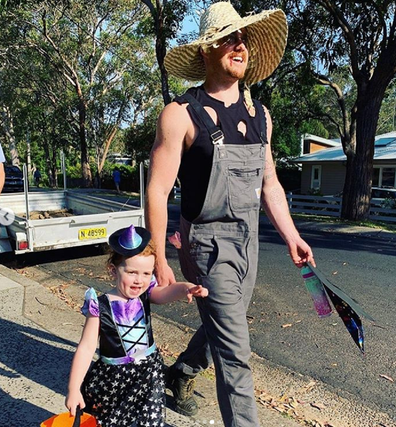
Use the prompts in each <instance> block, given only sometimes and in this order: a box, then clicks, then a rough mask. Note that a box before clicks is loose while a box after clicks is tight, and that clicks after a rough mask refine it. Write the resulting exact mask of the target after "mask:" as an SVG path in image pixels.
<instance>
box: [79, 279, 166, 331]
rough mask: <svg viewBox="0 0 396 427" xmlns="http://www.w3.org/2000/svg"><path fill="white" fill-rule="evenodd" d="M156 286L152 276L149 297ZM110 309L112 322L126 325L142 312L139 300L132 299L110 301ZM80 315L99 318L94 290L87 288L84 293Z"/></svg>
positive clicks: (148, 290)
mask: <svg viewBox="0 0 396 427" xmlns="http://www.w3.org/2000/svg"><path fill="white" fill-rule="evenodd" d="M157 285H158V283H157V280H156V278H155V277H154V276H153V277H152V279H151V282H150V285H149V287H148V289H147V291H146V292H148V294H149V295H150V293H151V291H152V289H153V288H155V287H156V286H157ZM111 308H112V310H113V313H114V318H115V319H114V320H115V321H116V322H117V323H122V324H128V323H130V322H131V321H133V319H134V318H135V317H136V316H137V315H138V314H139V313H140V311H141V310H143V307H142V303H141V301H140V299H139V298H133V299H130V300H128V301H120V300H115V301H111ZM81 313H82V314H83V315H84V316H87V315H88V313H89V314H90V315H91V316H94V317H99V303H98V296H97V294H96V291H95V289H94V288H89V289H88V290H87V291H86V292H85V299H84V305H83V306H82V308H81Z"/></svg>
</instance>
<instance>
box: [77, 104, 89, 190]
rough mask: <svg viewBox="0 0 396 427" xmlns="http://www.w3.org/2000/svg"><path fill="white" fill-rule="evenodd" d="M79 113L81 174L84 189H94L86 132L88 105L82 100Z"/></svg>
mask: <svg viewBox="0 0 396 427" xmlns="http://www.w3.org/2000/svg"><path fill="white" fill-rule="evenodd" d="M78 113H79V137H80V148H81V172H82V177H83V187H85V188H88V187H92V174H91V168H90V166H89V155H88V146H87V135H86V131H85V124H86V123H85V121H86V105H85V103H84V100H83V99H81V98H80V102H79V105H78Z"/></svg>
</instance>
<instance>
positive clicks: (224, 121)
mask: <svg viewBox="0 0 396 427" xmlns="http://www.w3.org/2000/svg"><path fill="white" fill-rule="evenodd" d="M187 92H188V93H190V94H191V95H192V96H193V97H194V98H195V99H196V100H197V101H199V103H200V104H201V105H202V106H204V107H206V106H207V107H211V108H213V109H214V110H215V111H216V113H217V117H218V122H219V124H218V125H219V127H220V129H221V130H222V131H223V133H224V144H243V145H247V144H258V143H260V130H261V128H260V119H259V115H258V114H256V115H255V117H252V116H250V114H249V113H248V111H247V109H246V107H245V104H244V101H243V93H242V92H240V95H239V100H238V101H237V102H236V103H235V104H231V105H230V106H229V107H225V106H224V103H223V102H222V101H219V100H217V99H214V98H212V97H211V96H210V95H208V94H207V93H206V92H205V90H204V88H203V86H199V87H196V88H191V89H189V90H188V91H187ZM175 101H176V102H178V103H179V104H184V103H186V102H188V101H187V100H186V99H184V98H183V95H182V96H179V97H177V98H176V99H175ZM187 111H188V112H189V114H190V117H191V119H192V121H193V122H194V124H195V125H196V126H197V127H198V135H197V137H196V139H195V140H194V142H193V144H192V145H191V147H190V149H189V150H188V151H186V152H184V154H183V157H182V159H181V164H180V168H179V173H178V177H179V179H180V183H181V187H182V198H181V214H182V216H183V218H185V219H186V220H187V221H190V222H193V220H194V219H195V218H196V217H197V216H198V215H199V213H200V212H201V210H202V207H203V204H204V201H205V196H206V190H207V187H208V184H209V178H210V171H211V169H212V158H213V148H214V147H213V143H212V141H211V139H210V136H209V132H208V130H207V128H206V126H205V124H204V123H203V121H202V119H201V118H200V117H199V115H198V114H197V113H196V111H195V110H194V109H193V108H192V107H191V105H188V106H187ZM241 121H242V122H244V123H245V125H246V135H245V136H244V135H243V134H242V132H240V131H239V130H238V124H239V123H240V122H241ZM263 132H264V135H266V134H267V132H266V129H263Z"/></svg>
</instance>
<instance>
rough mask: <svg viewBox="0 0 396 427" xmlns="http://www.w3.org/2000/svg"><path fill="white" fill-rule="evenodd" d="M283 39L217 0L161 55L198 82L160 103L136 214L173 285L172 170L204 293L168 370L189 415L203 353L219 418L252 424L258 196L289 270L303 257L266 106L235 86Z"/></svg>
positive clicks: (274, 61)
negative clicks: (196, 32)
mask: <svg viewBox="0 0 396 427" xmlns="http://www.w3.org/2000/svg"><path fill="white" fill-rule="evenodd" d="M286 36H287V24H286V19H285V15H284V13H283V12H282V11H280V10H274V11H264V12H262V13H260V14H257V15H249V16H248V17H246V18H241V17H240V16H239V15H238V14H237V12H236V11H235V10H234V9H233V7H232V6H231V4H230V3H228V2H218V3H215V4H213V5H211V6H210V7H209V8H208V10H207V11H206V12H205V13H204V14H203V15H202V16H201V24H200V37H199V39H198V40H197V41H195V42H193V43H190V44H188V45H184V46H179V47H176V48H174V49H173V50H171V51H170V52H169V53H168V55H167V57H166V58H165V64H166V67H167V69H168V71H169V72H170V73H172V74H174V75H176V76H179V77H183V78H185V79H187V80H204V84H203V86H200V87H199V88H193V89H190V90H189V91H187V93H186V94H185V95H182V96H181V97H179V98H177V99H176V101H175V102H172V103H171V104H169V105H167V106H166V107H165V109H164V110H163V112H162V113H161V115H160V117H159V120H158V127H157V136H156V140H155V143H154V146H153V150H152V155H151V161H150V169H149V179H148V186H147V193H146V223H147V226H148V228H149V229H150V231H151V233H152V237H153V239H154V240H155V242H156V244H157V249H158V258H157V265H156V276H157V279H158V281H159V283H160V285H162V286H166V285H168V284H172V283H173V282H175V277H174V275H173V272H172V270H171V268H170V267H169V266H168V264H167V261H166V256H165V237H166V226H167V198H168V194H169V192H170V191H171V189H172V186H173V183H174V181H175V178H176V175H177V174H178V175H179V178H180V181H181V195H182V199H181V222H180V234H181V249H180V251H179V255H180V263H181V267H182V272H183V274H184V276H185V277H186V278H187V279H188V280H190V281H192V282H194V283H197V284H198V283H199V284H202V285H203V286H204V287H206V288H208V290H209V296H208V298H205V301H202V302H201V301H199V302H198V308H199V311H200V316H201V319H202V326H201V327H200V328H199V329H198V331H197V332H196V334H195V335H194V337H193V338H192V340H191V341H190V343H189V345H188V348H187V350H186V351H185V352H183V353H182V354H181V355H180V356H179V358H178V360H177V361H176V363H175V364H174V365H172V366H171V367H170V368H169V369H168V372H167V387H168V388H170V389H171V390H172V392H173V394H174V397H175V405H176V410H177V411H179V412H181V413H183V414H185V415H194V414H195V413H196V412H197V410H198V407H197V403H196V401H195V399H194V397H193V395H192V390H193V378H194V376H195V375H196V374H197V373H198V372H201V371H202V370H204V369H205V368H207V367H208V365H209V364H210V363H211V362H212V360H213V362H214V364H215V370H216V386H217V390H218V393H217V396H218V401H219V405H220V410H221V413H222V417H223V421H224V425H225V426H226V427H231V426H233V427H235V426H238V427H242V426H243V427H247V426H249V427H257V426H258V425H259V422H258V419H257V408H256V403H255V398H254V388H253V381H252V376H251V372H250V368H249V365H248V360H249V357H250V344H249V333H248V325H247V321H246V310H247V307H248V304H249V302H250V298H251V295H252V292H253V287H254V283H255V279H256V273H257V262H258V249H259V248H258V218H259V208H260V199H261V202H262V205H263V207H264V208H265V211H266V213H267V215H268V217H269V218H270V219H271V221H272V223H273V224H274V226H275V227H276V229H277V230H278V232H279V233H280V235H281V236H282V238H283V239H284V240H285V242H286V244H287V246H288V250H289V253H290V256H291V258H292V261H293V262H294V263H295V264H296V265H297V266H298V267H301V266H302V265H303V264H304V263H305V262H307V261H311V262H313V255H312V251H311V249H310V247H309V246H308V245H307V243H306V242H305V241H303V240H302V239H301V237H300V236H299V234H298V232H297V230H296V228H295V226H294V224H293V221H292V219H291V217H290V214H289V210H288V205H287V201H286V198H285V193H284V191H283V189H282V187H281V185H280V183H279V181H278V179H277V176H276V172H275V166H274V163H273V160H272V155H271V148H270V138H271V130H272V125H271V118H270V115H269V113H268V110H267V109H264V108H263V107H262V105H260V104H259V103H257V102H255V103H254V105H253V103H252V100H251V99H250V96H249V93H248V91H247V90H245V99H244V96H243V93H242V92H241V91H240V90H239V86H238V84H239V82H243V83H244V84H245V87H247V86H248V85H250V84H253V83H256V82H258V81H260V80H263V79H264V78H266V77H268V76H269V75H270V74H271V73H272V72H273V70H274V69H275V68H276V67H277V66H278V64H279V62H280V60H281V58H282V55H283V51H284V48H285V44H286ZM197 101H198V102H197ZM202 107H203V108H202Z"/></svg>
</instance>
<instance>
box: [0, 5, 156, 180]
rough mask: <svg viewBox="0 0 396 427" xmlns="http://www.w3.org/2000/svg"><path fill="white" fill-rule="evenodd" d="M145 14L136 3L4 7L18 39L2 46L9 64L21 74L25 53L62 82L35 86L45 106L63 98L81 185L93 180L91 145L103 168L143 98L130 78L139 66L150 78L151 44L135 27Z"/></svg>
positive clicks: (6, 20)
mask: <svg viewBox="0 0 396 427" xmlns="http://www.w3.org/2000/svg"><path fill="white" fill-rule="evenodd" d="M146 15H147V12H145V11H143V7H142V5H141V3H140V2H139V1H132V0H123V1H117V2H115V1H104V0H102V1H95V2H88V1H83V2H81V1H79V2H77V1H66V0H65V2H52V1H49V0H48V1H44V2H39V3H38V4H37V5H31V4H30V2H26V4H25V5H24V8H21V9H18V10H14V9H12V10H9V9H8V10H5V12H4V13H3V15H2V17H1V19H2V23H4V27H5V28H7V29H9V31H10V32H12V31H13V32H14V33H17V36H18V41H17V42H15V41H14V46H15V45H16V44H18V48H17V49H13V50H11V49H8V50H7V51H6V57H8V61H11V58H12V59H14V63H18V64H19V68H18V70H19V71H20V72H21V70H22V69H23V68H24V67H25V69H29V66H27V63H28V61H27V60H26V58H29V59H31V58H32V57H36V58H37V57H39V58H40V61H41V63H43V64H44V66H45V67H46V69H49V70H51V71H52V73H54V74H53V75H55V76H56V78H55V79H54V82H55V81H56V82H57V81H58V80H59V79H61V80H62V81H63V88H62V89H61V90H60V91H59V90H57V87H56V86H59V85H57V84H51V82H48V80H46V79H44V82H45V83H43V84H42V85H40V82H41V81H42V79H41V78H38V79H36V81H37V82H38V84H37V86H38V88H37V91H38V93H40V95H41V97H43V96H42V95H43V94H47V95H48V96H47V95H46V96H45V97H46V99H47V101H48V102H49V103H51V102H54V101H55V102H56V103H59V102H60V103H61V104H62V105H64V104H65V103H68V105H67V106H66V105H65V108H66V110H65V111H66V112H67V114H66V117H65V118H66V120H67V121H68V122H69V125H70V129H69V134H70V131H72V132H75V134H76V135H77V139H78V141H79V146H80V152H81V165H82V174H83V178H84V180H85V184H86V185H90V184H91V180H92V177H91V172H90V163H89V156H90V147H95V153H96V154H97V166H98V168H97V169H98V171H99V172H100V171H101V168H102V167H103V162H104V158H105V156H106V153H107V150H108V149H109V146H110V144H111V142H112V141H113V139H114V137H115V135H116V133H117V132H118V130H119V128H120V126H121V124H122V123H123V122H125V121H126V120H130V115H131V114H133V113H131V104H133V103H134V97H135V94H137V96H136V98H141V96H140V92H141V91H140V89H142V87H141V80H140V82H137V81H136V80H135V78H134V75H135V74H141V71H143V69H144V72H145V78H146V80H149V81H151V80H152V75H153V67H154V63H153V60H151V57H153V58H154V56H153V55H152V49H151V46H150V43H151V41H150V39H148V38H147V37H146V36H145V35H142V34H141V33H139V32H137V31H136V30H137V28H138V25H139V23H140V22H141V21H142V20H143V19H145V17H146ZM10 18H11V19H10ZM24 58H25V60H24ZM142 64H143V65H142ZM32 71H34V70H32ZM33 77H38V76H36V75H34V74H33ZM154 78H156V73H155V72H154ZM156 92H157V93H158V91H156ZM65 118H63V119H62V117H59V120H60V121H61V120H64V119H65ZM71 136H72V135H71ZM63 139H64V138H63ZM72 139H75V137H74V138H73V136H72Z"/></svg>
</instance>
